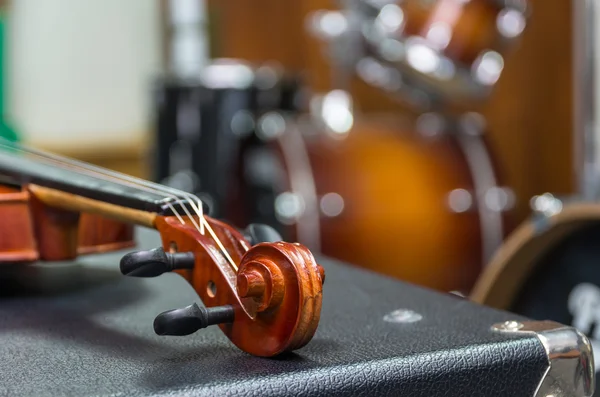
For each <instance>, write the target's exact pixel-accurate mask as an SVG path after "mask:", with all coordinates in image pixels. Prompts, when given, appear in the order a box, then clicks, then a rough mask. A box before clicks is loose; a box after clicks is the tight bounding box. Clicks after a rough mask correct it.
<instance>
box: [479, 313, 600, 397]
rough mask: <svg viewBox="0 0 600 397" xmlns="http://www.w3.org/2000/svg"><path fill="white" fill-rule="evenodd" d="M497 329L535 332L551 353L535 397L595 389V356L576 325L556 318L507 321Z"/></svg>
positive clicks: (588, 393)
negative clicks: (563, 323)
mask: <svg viewBox="0 0 600 397" xmlns="http://www.w3.org/2000/svg"><path fill="white" fill-rule="evenodd" d="M491 329H492V331H495V332H509V333H514V334H534V335H535V336H537V338H538V339H539V341H540V343H541V344H542V346H543V347H544V350H545V351H546V354H547V356H548V370H547V371H546V373H545V374H544V376H543V377H542V379H541V380H540V383H539V385H538V387H537V390H536V392H535V394H534V396H535V397H547V396H555V397H559V396H565V397H566V396H591V395H592V394H593V393H594V390H595V372H594V356H593V354H592V346H591V344H590V341H589V340H588V338H587V337H586V336H585V335H584V334H583V333H581V332H580V331H578V330H577V329H576V328H574V327H569V326H566V325H562V324H559V323H556V322H553V321H523V322H518V321H506V322H503V323H498V324H494V325H493V326H492V327H491Z"/></svg>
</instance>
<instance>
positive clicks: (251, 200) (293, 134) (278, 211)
mask: <svg viewBox="0 0 600 397" xmlns="http://www.w3.org/2000/svg"><path fill="white" fill-rule="evenodd" d="M340 100H341V101H342V102H343V100H344V99H343V95H342V94H341V93H340V92H332V93H330V94H328V95H327V96H326V97H325V98H324V100H323V104H322V110H323V112H321V115H322V117H321V118H312V119H308V118H302V117H299V118H295V119H285V117H284V116H282V115H281V114H278V113H269V114H267V115H265V116H263V117H262V118H261V119H259V120H258V121H257V135H258V137H259V138H260V139H262V141H261V142H256V143H255V144H253V145H247V146H246V147H245V150H244V152H243V157H242V161H241V165H240V168H239V170H238V176H237V180H236V181H234V183H233V185H235V186H236V188H237V189H238V191H237V194H232V195H231V197H238V198H243V200H242V199H236V200H235V202H232V203H230V208H231V209H232V210H231V212H230V214H231V217H229V219H234V220H235V221H236V223H238V224H239V225H243V224H248V223H250V222H262V223H270V224H274V225H278V227H279V230H280V231H282V233H283V234H284V235H285V236H286V237H288V238H293V239H297V240H298V241H299V242H301V243H303V244H305V245H307V246H309V247H310V248H311V249H313V250H315V251H321V252H322V253H324V254H326V255H328V256H332V257H335V258H339V259H341V260H344V261H347V262H350V263H354V264H357V265H360V266H363V267H367V268H370V269H373V270H375V271H378V272H381V273H385V274H388V275H391V276H394V277H397V278H400V279H403V280H408V281H411V282H414V283H418V284H421V285H425V286H429V287H432V288H436V289H439V290H443V291H450V290H460V291H465V292H466V291H469V290H470V288H471V286H472V285H473V283H474V282H475V279H476V278H477V276H478V275H479V273H480V271H481V268H482V265H483V263H485V262H486V261H487V260H488V259H489V257H490V256H491V254H492V253H493V252H494V250H495V249H497V248H498V247H499V246H500V244H501V243H502V241H503V238H504V236H505V233H506V232H507V230H508V226H507V223H506V220H505V216H506V212H507V211H509V210H510V209H511V207H512V205H513V201H514V197H513V195H512V192H511V191H510V189H507V188H506V187H504V186H503V185H502V183H501V181H500V177H499V176H498V174H497V172H496V166H495V162H494V161H493V158H492V157H491V155H490V153H489V151H488V148H487V145H486V143H485V139H484V136H483V135H482V134H483V129H484V123H483V119H482V117H481V116H478V115H476V114H465V115H463V116H461V117H460V118H458V119H449V118H444V117H442V116H440V115H438V114H425V115H423V116H421V117H420V118H419V120H418V121H417V123H416V125H415V124H411V123H408V122H406V120H401V119H399V118H397V117H394V118H391V119H390V118H388V119H384V118H375V117H374V118H369V119H357V120H355V119H354V116H353V115H352V114H351V112H349V111H348V110H346V111H344V107H343V106H340V104H339V103H336V101H340ZM244 205H245V206H244Z"/></svg>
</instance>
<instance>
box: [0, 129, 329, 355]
mask: <svg viewBox="0 0 600 397" xmlns="http://www.w3.org/2000/svg"><path fill="white" fill-rule="evenodd" d="M0 148H3V149H7V148H8V149H9V150H7V151H5V152H3V153H0V176H1V177H2V179H1V180H2V181H7V183H5V184H4V185H0V216H2V217H3V218H4V220H5V221H4V223H3V224H2V225H0V264H1V263H15V262H32V261H36V260H38V259H40V260H45V261H55V260H68V259H72V258H75V257H77V256H78V255H81V254H89V253H99V252H107V251H110V250H116V249H122V248H125V247H129V246H131V245H132V243H133V239H132V237H133V229H132V227H133V225H138V226H144V227H148V228H153V229H156V230H157V231H158V232H159V233H160V235H161V238H162V241H163V246H162V247H158V248H156V249H154V250H149V251H139V252H133V253H129V254H127V255H125V256H124V257H123V259H122V260H121V263H120V268H121V272H122V273H123V274H124V275H128V276H133V277H157V276H159V275H161V274H163V273H166V272H176V273H178V274H180V275H181V276H182V277H184V278H185V279H186V280H187V281H188V282H189V283H190V284H191V285H192V287H193V288H194V289H195V291H196V292H197V293H198V295H199V296H200V298H201V299H202V301H203V302H204V304H205V307H199V306H198V305H196V304H195V303H194V304H192V305H190V306H188V307H185V308H181V309H174V310H170V311H167V312H164V313H161V314H160V315H158V316H157V317H156V319H155V321H154V330H155V332H156V333H157V334H159V335H173V336H183V335H189V334H191V333H193V332H196V331H198V330H199V329H202V328H206V327H208V326H210V325H219V327H220V328H221V330H222V331H223V333H224V334H225V335H226V336H227V337H228V338H229V339H230V340H231V342H232V343H233V344H234V345H236V346H237V347H238V348H240V349H241V350H243V351H245V352H247V353H250V354H253V355H257V356H264V357H270V356H274V355H278V354H280V353H284V352H287V351H291V350H295V349H298V348H300V347H302V346H304V345H305V344H306V343H308V342H309V341H310V340H311V339H312V337H313V335H314V333H315V331H316V329H317V326H318V323H319V317H320V312H321V300H322V286H323V282H324V279H325V274H324V270H323V268H322V267H321V266H319V265H318V264H317V263H316V261H315V259H314V257H313V256H312V254H311V252H310V251H309V250H308V249H307V248H306V247H304V246H302V245H300V244H297V243H294V244H291V243H286V242H283V241H280V240H281V238H280V236H279V235H278V234H277V233H276V232H274V231H272V230H271V229H268V228H266V227H263V226H262V225H250V226H249V227H248V228H247V229H246V231H245V232H244V233H245V234H242V232H241V231H239V230H237V229H235V228H234V227H232V226H229V225H227V224H225V223H223V222H219V221H217V220H215V219H212V218H210V217H208V216H204V207H203V204H202V202H201V201H200V200H199V199H198V198H197V197H195V196H192V195H190V194H188V193H185V192H181V191H177V190H175V189H172V188H167V187H164V186H161V185H158V184H154V183H151V182H148V181H143V180H139V179H137V178H133V177H129V176H126V175H122V174H117V173H114V172H111V171H108V170H104V169H101V168H98V167H94V166H90V165H86V164H85V163H80V162H74V161H70V160H69V159H65V158H59V157H57V156H55V155H50V154H45V153H43V152H40V151H35V150H32V149H27V148H23V147H20V146H15V145H14V144H12V143H11V144H8V143H3V142H1V141H0Z"/></svg>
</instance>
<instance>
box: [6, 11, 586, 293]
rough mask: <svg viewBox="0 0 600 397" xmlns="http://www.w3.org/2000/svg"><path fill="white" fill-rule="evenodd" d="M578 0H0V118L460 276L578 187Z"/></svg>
mask: <svg viewBox="0 0 600 397" xmlns="http://www.w3.org/2000/svg"><path fill="white" fill-rule="evenodd" d="M582 3H586V2H582ZM577 12H578V11H577V8H576V7H575V3H572V2H570V1H560V2H547V1H541V0H437V1H435V0H397V1H394V0H345V1H332V0H296V1H280V0H219V1H217V0H214V1H213V0H202V1H201V0H170V1H169V0H162V1H158V0H156V1H147V0H130V1H127V2H122V1H117V0H102V1H100V0H88V1H86V2H77V1H74V0H46V1H44V2H43V3H40V2H36V1H33V0H20V1H18V2H17V1H4V2H2V26H1V29H2V51H1V52H2V57H3V61H2V85H1V88H2V91H3V101H2V102H1V108H0V109H1V111H2V132H1V133H2V134H4V135H6V136H9V137H11V138H12V139H16V140H19V141H22V142H25V143H27V144H29V145H32V146H35V147H39V148H43V149H47V150H50V151H52V152H57V153H60V154H64V155H67V156H70V157H75V158H77V159H81V160H84V161H88V162H92V163H95V164H99V165H101V166H104V167H107V168H111V169H115V170H118V171H121V172H124V173H128V174H132V175H135V176H138V177H143V178H147V179H151V180H155V181H158V182H161V183H164V184H167V185H170V186H173V187H176V188H179V189H182V190H186V191H189V192H192V193H194V194H197V195H198V196H199V197H200V198H202V199H203V200H204V201H205V202H206V203H207V204H208V205H209V207H210V208H211V215H212V216H214V217H217V218H221V219H225V220H227V221H228V222H231V223H234V224H235V225H237V226H238V227H240V228H241V227H244V226H245V225H247V224H249V223H253V222H260V223H266V224H269V225H271V226H272V227H274V228H275V229H276V230H277V231H278V232H279V233H280V234H282V235H283V237H284V238H286V239H292V240H297V241H300V242H302V243H304V244H306V245H307V246H309V247H310V248H311V249H313V250H314V251H316V252H322V253H324V254H326V255H329V256H332V257H335V258H339V259H341V260H344V261H347V262H349V263H351V264H355V265H359V266H363V267H367V268H371V269H373V270H374V271H377V272H381V273H384V274H387V275H389V276H392V277H397V278H401V279H404V280H407V281H411V282H414V283H418V284H421V285H425V286H428V287H431V288H435V289H438V290H442V291H459V292H460V293H462V294H468V293H469V292H470V291H471V288H472V287H473V285H474V284H475V282H476V280H477V279H478V277H479V276H480V274H481V272H482V271H483V270H484V268H485V266H486V264H487V263H489V261H490V260H491V259H492V257H493V255H494V253H495V252H496V251H497V250H498V249H499V248H500V247H502V244H503V242H504V239H505V238H506V237H507V236H509V235H510V233H511V232H512V231H513V230H515V228H516V227H517V226H518V225H519V224H521V223H523V222H525V221H526V220H527V219H529V218H530V217H531V216H532V212H535V211H537V212H541V213H544V212H545V211H546V212H548V211H550V212H552V208H553V205H554V206H556V203H557V201H553V200H554V197H562V196H572V195H574V194H582V192H583V190H585V189H586V188H585V187H582V183H581V181H582V180H583V179H585V178H584V177H583V176H582V175H583V174H582V173H583V169H584V167H583V162H582V161H583V160H582V158H583V152H584V151H583V148H584V147H585V148H586V150H587V152H586V155H588V156H591V157H592V158H594V157H595V156H596V152H595V151H596V147H595V146H590V145H588V146H585V144H584V140H583V138H584V136H586V131H587V136H588V138H589V135H590V131H591V133H592V135H593V134H594V133H595V131H594V130H593V128H594V126H592V127H590V125H588V124H586V122H587V121H586V120H587V119H586V118H585V117H586V116H585V115H583V116H582V115H581V114H580V113H584V112H587V113H586V114H588V115H590V114H593V113H594V112H595V109H594V106H596V105H595V102H594V101H593V100H592V99H590V100H585V99H582V98H586V97H585V95H588V96H589V97H590V98H592V97H593V93H591V91H594V89H595V86H594V84H595V79H593V78H592V77H593V74H589V70H588V69H589V68H590V65H592V63H591V61H590V62H587V63H586V62H583V61H581V60H580V61H578V59H577V57H578V56H579V55H577V54H578V52H577V51H580V52H581V53H582V55H581V57H580V58H581V59H588V58H589V48H588V47H589V46H588V47H585V48H581V49H578V48H577V46H578V45H574V44H577V43H583V41H582V40H579V39H578V38H577V37H580V36H578V35H581V34H582V33H581V32H580V31H579V30H582V29H579V30H578V28H581V27H584V26H587V25H586V24H584V23H582V24H581V26H579V24H577V23H575V22H574V21H575V20H577V19H576V15H575V14H576V13H577ZM584 15H587V16H589V15H594V14H589V13H584ZM584 33H585V32H584ZM586 43H587V42H586ZM586 51H587V52H586ZM584 55H585V56H587V57H588V58H585V57H584ZM585 73H588V74H585ZM586 79H587V80H586ZM582 82H583V83H582ZM584 91H585V92H584ZM590 95H591V96H590ZM590 128H592V130H590ZM585 142H588V141H585ZM589 142H592V143H593V140H591V141H589ZM592 168H593V166H592ZM582 178H583V179H582ZM596 183H597V182H594V183H593V184H592V185H594V186H595V184H596ZM586 186H587V185H586ZM588 190H594V189H593V188H589V189H588ZM588 198H589V197H588Z"/></svg>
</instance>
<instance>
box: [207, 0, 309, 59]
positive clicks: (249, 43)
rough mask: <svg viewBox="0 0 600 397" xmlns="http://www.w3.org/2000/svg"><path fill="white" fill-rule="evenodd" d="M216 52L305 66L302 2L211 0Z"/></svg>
mask: <svg viewBox="0 0 600 397" xmlns="http://www.w3.org/2000/svg"><path fill="white" fill-rule="evenodd" d="M208 7H209V15H210V18H211V29H210V30H211V33H212V34H213V38H212V39H211V43H212V46H213V51H212V53H213V55H214V56H216V57H233V58H242V59H247V60H250V61H253V62H263V61H270V60H276V61H279V62H280V63H281V64H282V65H283V66H284V67H286V68H288V69H291V70H304V69H305V66H306V64H305V60H304V41H303V18H302V12H301V10H302V2H301V1H298V0H208Z"/></svg>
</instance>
